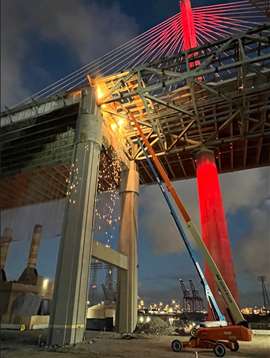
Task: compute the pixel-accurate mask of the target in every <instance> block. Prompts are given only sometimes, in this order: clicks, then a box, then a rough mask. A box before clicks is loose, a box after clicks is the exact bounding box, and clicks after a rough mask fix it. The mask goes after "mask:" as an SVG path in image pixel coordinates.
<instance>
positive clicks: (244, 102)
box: [0, 25, 270, 209]
mask: <svg viewBox="0 0 270 358" xmlns="http://www.w3.org/2000/svg"><path fill="white" fill-rule="evenodd" d="M269 28H270V26H268V25H267V26H264V27H262V28H260V29H258V30H257V29H255V30H252V31H249V32H248V34H245V35H243V36H242V37H241V36H239V37H237V38H235V39H228V40H224V41H220V42H219V43H215V44H209V45H207V46H203V47H201V48H197V49H194V50H190V51H188V52H182V53H180V54H179V56H177V57H173V58H168V59H164V60H162V61H158V62H157V63H151V64H150V65H148V66H142V67H140V68H138V69H135V70H131V71H127V72H125V73H120V74H116V75H112V76H109V77H106V78H103V79H101V82H99V83H97V85H101V86H102V88H103V90H104V91H105V93H106V97H105V98H103V99H102V106H101V110H102V115H103V121H104V123H106V125H107V126H108V127H112V128H114V130H115V132H114V134H115V138H116V137H117V140H119V141H121V145H123V146H124V151H125V152H126V153H127V156H128V158H129V159H133V160H136V161H137V163H138V166H139V171H140V181H141V184H151V183H154V182H155V181H154V178H153V177H152V175H151V173H150V171H149V170H148V168H147V164H146V161H145V158H144V155H143V153H142V152H141V151H140V149H139V147H138V145H137V143H136V141H137V138H138V135H137V131H136V130H135V128H134V117H136V119H137V120H138V121H140V124H141V126H142V130H143V131H144V133H145V134H146V135H147V137H148V139H149V141H150V142H151V144H152V146H153V148H154V149H155V151H156V153H157V155H158V156H159V158H160V160H161V162H162V164H163V165H164V167H165V169H166V170H167V172H168V175H169V176H170V178H171V179H172V180H181V179H187V178H192V177H194V176H195V172H196V161H195V157H196V152H197V151H198V150H200V148H201V147H202V146H207V147H208V148H210V149H213V151H214V153H215V157H216V162H217V166H218V169H219V172H220V173H224V172H231V171H236V170H243V169H248V168H256V167H262V166H268V165H270V30H269ZM78 108H79V106H78V103H77V104H73V105H69V106H66V107H64V108H61V109H57V110H54V111H51V112H50V113H49V114H46V115H42V116H37V117H33V118H32V119H31V120H28V121H26V120H24V121H20V122H15V123H13V124H10V125H5V126H4V127H3V130H2V131H1V132H2V133H0V142H1V146H0V151H1V172H0V208H2V209H4V208H10V207H16V206H22V205H27V204H32V203H35V202H44V201H48V200H54V199H59V198H62V197H65V195H66V192H67V179H68V176H69V172H70V169H71V163H72V153H73V149H74V138H75V135H74V133H75V128H76V119H77V116H78ZM119 118H122V119H123V120H124V125H123V126H122V128H121V130H119V131H118V129H115V128H116V126H115V123H117V120H119ZM103 187H105V188H106V183H105V184H104V186H103Z"/></svg>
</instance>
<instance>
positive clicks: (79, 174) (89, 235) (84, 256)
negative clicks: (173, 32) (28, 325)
mask: <svg viewBox="0 0 270 358" xmlns="http://www.w3.org/2000/svg"><path fill="white" fill-rule="evenodd" d="M101 122H102V121H101V117H100V115H99V112H98V109H97V106H96V103H95V96H94V93H93V90H92V89H91V88H89V89H88V90H85V91H84V92H83V94H82V100H81V108H80V113H79V117H78V122H77V123H78V126H77V143H76V146H75V153H74V161H73V167H72V168H71V169H72V174H71V176H70V186H69V200H68V203H67V208H66V213H65V219H64V227H63V237H62V240H61V244H60V249H59V257H58V265H57V272H56V280H55V290H54V297H53V307H52V312H51V317H50V330H49V336H48V344H49V345H59V346H63V345H66V344H75V343H79V342H81V341H82V340H83V336H84V331H85V322H86V310H87V290H88V275H89V267H90V257H91V250H92V242H93V231H92V229H93V219H94V211H95V210H94V208H95V197H96V189H97V178H98V168H99V156H100V149H101V138H102V135H101Z"/></svg>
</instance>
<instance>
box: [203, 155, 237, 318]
mask: <svg viewBox="0 0 270 358" xmlns="http://www.w3.org/2000/svg"><path fill="white" fill-rule="evenodd" d="M197 184H198V194H199V202H200V218H201V229H202V237H203V241H204V242H205V244H206V246H207V248H208V250H209V252H210V253H211V255H212V257H213V259H214V261H215V263H216V264H217V266H218V268H219V270H220V272H221V273H222V276H223V278H224V280H225V281H226V284H227V285H228V287H229V288H230V290H231V292H232V294H233V296H234V298H235V300H236V301H238V290H237V285H236V278H235V273H234V265H233V260H232V252H231V244H230V239H229V235H228V229H227V221H226V217H225V212H224V208H223V200H222V194H221V190H220V185H219V179H218V172H217V167H216V163H215V156H214V153H213V152H212V151H210V150H207V149H202V150H201V151H200V152H199V153H198V155H197ZM205 274H206V279H207V281H208V283H209V285H210V288H211V290H212V292H213V294H214V296H215V298H216V300H217V302H218V304H219V307H220V309H221V310H222V311H223V313H224V314H226V315H227V310H226V305H225V304H224V301H223V299H222V297H221V295H220V294H219V292H218V288H217V285H216V283H215V280H214V277H213V275H212V273H211V270H210V269H209V267H208V266H207V265H206V269H205ZM227 319H229V320H230V317H228V316H227Z"/></svg>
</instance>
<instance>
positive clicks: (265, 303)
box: [258, 276, 270, 309]
mask: <svg viewBox="0 0 270 358" xmlns="http://www.w3.org/2000/svg"><path fill="white" fill-rule="evenodd" d="M258 280H259V281H260V282H261V285H262V297H263V307H264V308H265V309H268V308H270V298H269V294H268V291H267V288H266V284H265V282H266V277H265V276H258Z"/></svg>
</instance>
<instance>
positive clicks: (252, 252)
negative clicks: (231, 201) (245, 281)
mask: <svg viewBox="0 0 270 358" xmlns="http://www.w3.org/2000/svg"><path fill="white" fill-rule="evenodd" d="M269 218H270V206H269V205H268V200H265V202H263V204H262V205H261V206H260V207H255V208H252V209H251V210H250V212H249V220H250V224H251V227H252V229H251V231H250V232H249V233H248V234H247V236H246V237H245V238H244V240H240V241H239V242H238V244H237V247H236V250H237V263H238V264H237V266H238V271H239V272H243V273H245V274H247V275H248V276H249V277H250V275H252V276H253V277H254V276H259V275H266V276H268V275H269V268H270V264H269V257H270V220H269Z"/></svg>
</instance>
